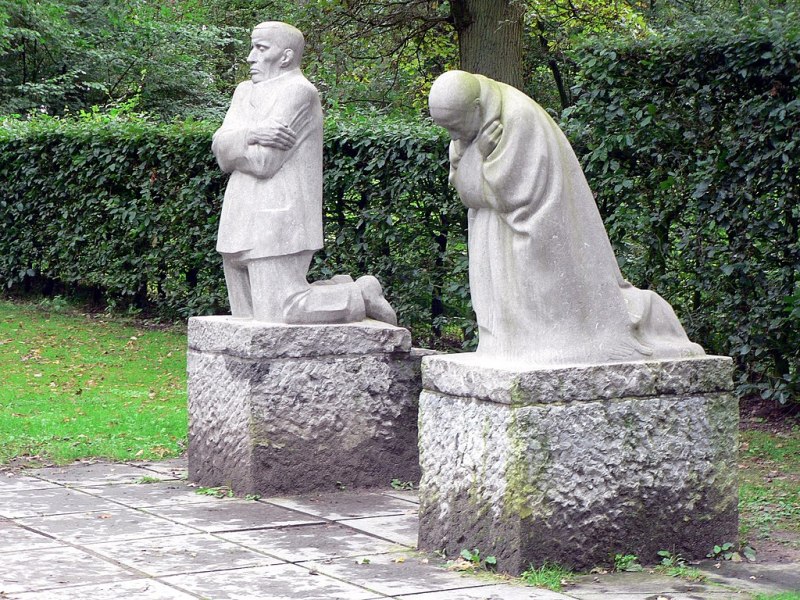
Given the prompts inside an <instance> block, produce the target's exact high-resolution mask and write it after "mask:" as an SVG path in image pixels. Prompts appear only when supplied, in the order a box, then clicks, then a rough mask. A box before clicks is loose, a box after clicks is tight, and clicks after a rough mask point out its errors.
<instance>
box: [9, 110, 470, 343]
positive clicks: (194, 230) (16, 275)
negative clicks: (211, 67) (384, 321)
mask: <svg viewBox="0 0 800 600" xmlns="http://www.w3.org/2000/svg"><path fill="white" fill-rule="evenodd" d="M215 127H216V125H214V124H209V123H198V122H187V123H181V124H175V125H157V124H153V123H148V122H146V121H141V120H136V119H133V120H119V119H103V118H102V117H95V118H94V119H90V120H85V121H66V120H54V119H48V118H43V119H37V120H34V121H31V122H10V121H9V122H6V123H5V127H4V128H3V129H2V130H0V179H2V180H3V181H4V182H6V184H5V186H4V189H3V191H2V194H1V195H0V227H2V229H0V233H1V234H2V235H0V280H2V282H3V284H4V287H5V288H10V289H11V290H12V291H15V290H21V291H23V292H25V291H37V292H38V291H44V292H45V293H48V294H54V293H68V294H71V295H74V294H75V293H84V294H88V295H89V297H90V298H91V299H94V300H95V301H96V302H98V303H100V304H104V305H106V304H110V305H112V306H116V307H118V308H136V309H143V310H146V311H147V312H150V313H159V314H161V315H163V316H167V317H186V316H189V315H197V314H210V313H214V312H220V311H224V310H226V307H227V297H226V293H225V288H224V281H223V278H222V267H221V261H220V258H219V256H218V255H217V253H216V251H215V250H214V247H215V243H216V231H217V224H218V215H219V211H220V207H221V203H222V195H223V192H224V186H225V183H226V179H227V178H226V176H225V175H223V174H222V173H221V172H220V170H219V168H218V167H217V165H216V161H215V159H214V157H213V155H212V154H211V151H210V137H211V134H212V133H213V131H214V129H215ZM325 133H326V135H325V139H326V148H325V157H326V161H327V162H326V165H325V194H326V197H325V207H326V215H325V221H326V224H325V236H326V242H325V243H326V247H325V250H324V251H323V252H319V253H318V254H317V256H316V257H315V262H314V264H313V266H312V273H311V276H312V278H319V277H326V276H329V275H331V274H333V273H336V272H348V273H351V274H353V275H356V276H357V275H361V274H364V273H373V274H375V275H377V276H378V277H379V278H380V279H381V281H382V282H384V285H385V287H386V291H387V295H388V296H389V298H390V299H391V300H392V302H393V304H394V305H395V307H396V308H397V310H398V314H399V317H400V320H401V322H402V323H404V324H405V325H406V326H409V327H411V328H412V329H413V330H414V332H415V334H416V337H417V340H418V341H419V342H420V343H432V344H433V343H439V344H440V343H442V342H441V341H439V342H437V341H436V340H432V339H431V336H434V337H439V334H440V333H441V332H442V331H444V332H445V333H446V334H447V333H448V332H450V334H451V336H450V337H452V338H453V339H454V340H456V341H459V340H460V339H461V337H462V335H463V334H462V332H461V330H463V329H466V330H467V337H469V331H470V330H471V313H470V308H469V304H468V298H467V296H468V291H467V288H466V280H465V277H464V274H465V270H466V249H465V238H464V234H465V228H466V225H465V221H466V218H465V214H464V212H465V211H464V210H463V208H462V207H461V206H460V203H459V202H458V200H457V198H456V197H455V194H454V193H453V192H452V191H451V190H450V189H449V188H448V185H447V169H446V161H447V158H446V156H447V153H446V143H447V140H446V139H445V138H444V137H442V134H441V133H440V132H438V131H436V130H434V129H433V128H431V127H430V126H426V125H421V124H409V123H402V122H397V121H393V120H388V119H380V118H367V117H349V118H348V119H336V120H333V119H330V120H328V121H327V123H326V132H325Z"/></svg>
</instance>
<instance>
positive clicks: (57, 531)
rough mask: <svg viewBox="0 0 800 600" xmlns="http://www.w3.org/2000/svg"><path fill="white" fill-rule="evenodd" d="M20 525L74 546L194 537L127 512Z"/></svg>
mask: <svg viewBox="0 0 800 600" xmlns="http://www.w3.org/2000/svg"><path fill="white" fill-rule="evenodd" d="M19 522H20V523H22V524H23V525H26V526H28V527H30V528H32V529H35V530H37V531H41V532H43V533H46V534H48V535H52V536H53V537H55V538H56V539H59V540H66V541H68V542H73V543H77V544H93V543H98V542H114V541H119V540H131V539H140V538H149V537H161V536H167V535H180V534H185V533H197V531H196V530H194V529H191V528H190V527H186V526H184V525H179V524H177V523H173V522H171V521H168V520H165V519H161V518H159V517H156V516H155V515H151V514H147V513H145V512H142V511H139V510H134V509H130V508H117V509H115V510H109V511H106V512H89V513H75V514H69V515H54V516H49V517H32V518H26V519H20V520H19Z"/></svg>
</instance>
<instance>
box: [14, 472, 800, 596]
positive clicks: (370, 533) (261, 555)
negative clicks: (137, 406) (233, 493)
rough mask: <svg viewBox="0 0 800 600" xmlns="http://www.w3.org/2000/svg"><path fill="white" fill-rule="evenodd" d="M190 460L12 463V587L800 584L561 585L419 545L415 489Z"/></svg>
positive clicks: (617, 581)
mask: <svg viewBox="0 0 800 600" xmlns="http://www.w3.org/2000/svg"><path fill="white" fill-rule="evenodd" d="M185 478H186V465H185V461H183V460H172V461H165V462H160V463H124V464H117V463H103V462H96V463H79V464H75V465H70V466H67V467H47V468H42V469H33V470H24V471H20V472H17V473H13V472H7V473H3V472H0V599H3V600H6V599H12V598H13V599H18V600H34V599H39V600H43V599H52V600H60V599H64V600H66V599H70V600H73V599H78V600H107V599H112V598H113V599H115V600H116V599H118V598H136V599H139V598H141V599H142V600H168V599H175V600H182V599H192V598H195V599H196V598H212V599H214V600H217V599H220V600H222V599H266V600H290V599H302V600H316V599H319V600H329V599H341V600H377V599H379V598H381V599H382V598H393V599H396V600H569V599H583V600H594V599H599V598H602V599H603V600H613V599H614V598H619V599H623V600H657V599H664V600H684V599H692V600H724V599H727V598H742V599H747V598H752V597H753V594H754V593H757V592H763V591H771V592H776V591H782V590H787V589H800V565H746V567H742V566H741V565H721V566H720V567H718V568H716V569H715V568H714V566H713V565H712V564H709V565H707V566H706V567H705V568H706V569H707V577H708V578H707V580H706V581H705V582H704V583H701V584H693V583H687V582H685V581H682V580H678V579H674V578H669V577H665V576H663V575H657V574H652V573H647V572H645V573H617V574H610V575H587V576H583V577H579V578H578V580H577V582H576V583H575V584H574V585H570V586H568V587H566V588H565V589H564V591H562V592H552V591H549V590H545V589H540V588H534V587H529V586H524V585H522V584H519V583H516V582H509V581H507V580H503V579H501V578H499V577H494V578H492V577H485V576H484V577H478V576H475V575H470V574H463V573H459V572H454V571H450V570H448V569H447V568H446V566H447V563H446V562H445V561H444V560H443V559H441V558H439V557H436V556H432V555H425V554H421V553H418V552H416V550H415V544H416V539H417V508H418V503H417V498H416V495H415V494H414V493H413V492H407V491H396V490H393V489H391V488H390V487H388V486H387V488H386V489H385V490H357V491H341V492H335V493H325V494H316V495H305V496H297V497H281V498H277V497H276V498H259V499H253V500H248V499H241V498H228V497H224V498H217V497H214V496H209V495H203V494H198V493H197V492H198V489H197V488H196V487H193V486H192V485H191V484H190V483H188V482H187V481H186V479H185Z"/></svg>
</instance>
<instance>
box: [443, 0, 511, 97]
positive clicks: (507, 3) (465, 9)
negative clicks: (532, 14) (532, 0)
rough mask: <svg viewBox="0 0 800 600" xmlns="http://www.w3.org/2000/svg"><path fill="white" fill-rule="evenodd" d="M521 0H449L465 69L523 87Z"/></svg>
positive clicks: (461, 61) (460, 62) (461, 64)
mask: <svg viewBox="0 0 800 600" xmlns="http://www.w3.org/2000/svg"><path fill="white" fill-rule="evenodd" d="M525 9H526V6H525V3H524V2H522V1H521V0H451V1H450V14H451V17H452V23H453V27H454V28H455V32H456V35H457V36H458V51H459V64H460V66H461V68H462V69H463V70H464V71H469V72H471V73H480V74H481V75H486V76H487V77H491V78H492V79H496V80H498V81H502V82H504V83H508V84H509V85H513V86H514V87H516V88H523V87H524V85H525V78H524V75H523V61H522V57H523V30H524V25H523V17H524V16H525Z"/></svg>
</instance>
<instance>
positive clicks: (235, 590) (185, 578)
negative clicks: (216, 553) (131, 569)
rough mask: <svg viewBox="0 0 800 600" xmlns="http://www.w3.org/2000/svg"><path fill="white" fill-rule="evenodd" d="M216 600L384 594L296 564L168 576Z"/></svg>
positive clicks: (352, 599) (340, 599) (327, 599)
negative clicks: (315, 572) (316, 572)
mask: <svg viewBox="0 0 800 600" xmlns="http://www.w3.org/2000/svg"><path fill="white" fill-rule="evenodd" d="M164 581H165V582H166V583H168V584H170V585H175V586H177V587H179V588H181V589H185V590H189V591H191V592H193V593H195V594H200V595H202V596H204V597H209V598H213V599H214V600H240V599H241V600H244V599H247V600H256V599H258V600H266V599H269V600H373V599H375V598H380V597H381V595H380V594H378V593H376V592H374V591H371V590H368V589H363V588H360V587H357V586H354V585H350V584H349V583H346V582H344V581H339V580H337V579H332V578H330V577H326V576H325V575H321V574H314V573H313V572H312V571H309V570H308V569H304V568H302V567H299V566H296V565H286V564H284V565H275V566H272V567H255V568H249V569H233V570H229V571H214V572H211V573H197V574H194V575H177V576H173V577H165V578H164Z"/></svg>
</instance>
